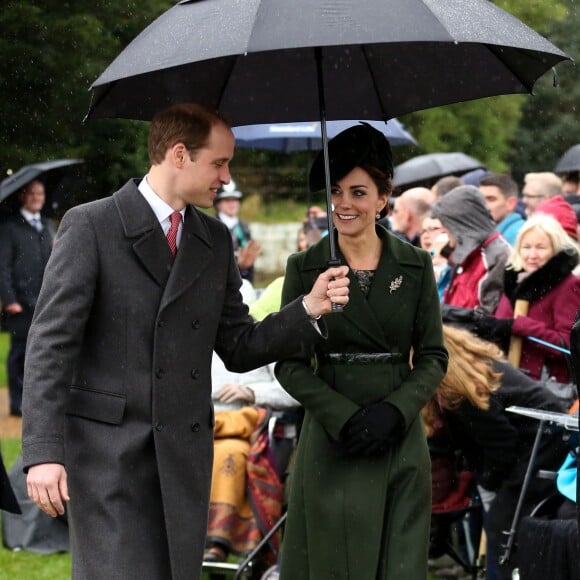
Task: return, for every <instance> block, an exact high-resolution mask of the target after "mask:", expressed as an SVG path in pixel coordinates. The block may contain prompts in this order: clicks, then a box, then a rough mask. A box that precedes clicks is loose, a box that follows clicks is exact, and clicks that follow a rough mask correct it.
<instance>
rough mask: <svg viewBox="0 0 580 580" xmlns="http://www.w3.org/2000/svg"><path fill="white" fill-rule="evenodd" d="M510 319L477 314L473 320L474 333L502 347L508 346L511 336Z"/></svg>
mask: <svg viewBox="0 0 580 580" xmlns="http://www.w3.org/2000/svg"><path fill="white" fill-rule="evenodd" d="M513 324H514V321H513V319H512V318H494V317H493V316H488V315H487V314H478V315H477V316H476V317H475V319H474V331H473V332H474V333H475V334H477V336H479V337H480V338H483V339H484V340H490V341H492V342H495V343H498V344H500V345H502V346H504V347H505V346H506V344H509V339H510V337H511V335H512V326H513Z"/></svg>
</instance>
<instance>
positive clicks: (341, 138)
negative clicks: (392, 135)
mask: <svg viewBox="0 0 580 580" xmlns="http://www.w3.org/2000/svg"><path fill="white" fill-rule="evenodd" d="M328 157H329V164H330V181H331V183H336V182H337V181H340V180H341V179H342V178H343V177H344V176H345V175H347V174H348V173H350V172H351V171H352V170H353V169H354V168H355V167H361V166H362V165H372V166H374V167H376V168H377V169H380V170H381V171H383V172H384V173H386V174H387V175H388V176H390V177H393V154H392V153H391V146H390V144H389V141H388V139H387V138H386V137H385V135H384V134H383V133H381V131H378V130H377V129H375V128H374V127H371V126H370V125H369V124H368V123H362V122H361V123H360V124H359V125H355V126H354V127H349V128H348V129H345V130H344V131H343V132H342V133H339V134H338V135H337V136H336V137H334V138H333V139H331V140H330V141H329V142H328ZM308 184H309V186H310V191H318V190H319V189H324V187H325V177H324V153H323V151H319V153H318V155H317V156H316V158H315V159H314V163H313V164H312V167H311V168H310V177H309V181H308Z"/></svg>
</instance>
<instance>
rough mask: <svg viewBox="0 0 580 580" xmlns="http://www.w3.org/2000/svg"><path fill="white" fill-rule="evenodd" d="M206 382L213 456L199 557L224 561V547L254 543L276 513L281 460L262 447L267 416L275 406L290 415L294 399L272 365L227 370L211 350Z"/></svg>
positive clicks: (246, 548) (241, 548) (242, 548)
mask: <svg viewBox="0 0 580 580" xmlns="http://www.w3.org/2000/svg"><path fill="white" fill-rule="evenodd" d="M212 384H213V387H212V389H213V390H212V399H213V404H214V409H215V427H214V462H213V471H212V483H211V494H210V506H209V523H208V531H207V539H206V551H205V554H204V561H205V562H224V561H226V560H227V557H228V555H229V554H230V553H231V554H235V555H245V554H247V553H248V552H250V551H251V550H252V549H254V548H255V547H256V546H257V544H258V543H259V542H260V540H261V538H262V535H263V534H265V533H266V532H267V531H268V529H269V528H271V527H272V526H273V525H274V524H275V523H276V521H277V520H278V519H279V518H280V516H281V512H282V483H281V477H282V474H281V473H280V472H279V471H280V469H283V468H284V466H280V465H277V463H276V461H274V460H272V453H271V450H269V449H268V448H267V447H268V445H269V444H270V443H271V441H270V438H269V434H268V432H267V427H268V419H269V418H270V415H271V413H272V412H273V411H281V410H284V411H287V412H288V415H289V416H290V417H291V419H295V418H296V417H297V416H298V413H297V412H296V411H297V410H298V409H299V404H298V403H297V402H296V401H295V400H294V399H293V398H292V397H291V396H290V395H288V394H287V393H286V392H285V391H284V390H283V389H282V387H281V386H280V384H279V383H278V381H277V380H276V378H275V377H274V369H273V365H269V366H264V367H260V368H258V369H255V370H253V371H250V372H247V373H233V372H230V371H228V370H227V369H226V368H225V365H224V363H223V362H222V360H221V359H220V358H219V356H217V354H216V353H214V356H213V359H212ZM295 432H296V430H295V429H294V430H293V431H292V433H290V434H289V436H290V435H292V434H293V433H295ZM270 435H271V437H274V436H277V434H275V433H273V434H270ZM281 436H282V437H284V436H285V435H284V433H282V434H281ZM252 500H253V501H252ZM274 541H276V539H274Z"/></svg>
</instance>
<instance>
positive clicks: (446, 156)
mask: <svg viewBox="0 0 580 580" xmlns="http://www.w3.org/2000/svg"><path fill="white" fill-rule="evenodd" d="M481 168H484V165H483V163H481V162H480V161H478V160H477V159H474V158H473V157H470V156H469V155H466V154H465V153H457V152H456V153H428V154H427V155H418V156H417V157H413V158H412V159H409V161H405V162H404V163H401V164H400V165H397V166H396V167H395V177H394V179H393V182H394V184H395V186H396V187H403V186H405V187H409V186H412V185H416V184H424V185H426V186H430V185H432V183H433V182H434V181H436V180H437V179H439V178H440V177H445V176H446V175H457V176H460V175H462V174H464V173H467V172H468V171H473V170H474V169H481Z"/></svg>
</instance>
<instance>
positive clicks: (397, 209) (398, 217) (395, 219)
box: [391, 197, 409, 234]
mask: <svg viewBox="0 0 580 580" xmlns="http://www.w3.org/2000/svg"><path fill="white" fill-rule="evenodd" d="M391 222H392V225H393V230H394V231H396V232H401V233H403V234H406V233H407V231H408V229H409V227H408V226H409V210H408V209H407V206H406V204H405V200H404V199H401V198H400V197H397V198H395V204H394V207H393V211H392V212H391Z"/></svg>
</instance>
